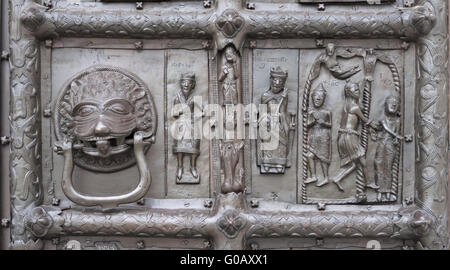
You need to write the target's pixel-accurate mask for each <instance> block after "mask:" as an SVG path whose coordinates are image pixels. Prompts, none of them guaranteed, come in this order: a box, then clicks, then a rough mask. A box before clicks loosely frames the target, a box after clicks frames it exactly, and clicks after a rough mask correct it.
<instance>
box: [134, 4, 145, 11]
mask: <svg viewBox="0 0 450 270" xmlns="http://www.w3.org/2000/svg"><path fill="white" fill-rule="evenodd" d="M136 9H137V10H142V9H144V2H136Z"/></svg>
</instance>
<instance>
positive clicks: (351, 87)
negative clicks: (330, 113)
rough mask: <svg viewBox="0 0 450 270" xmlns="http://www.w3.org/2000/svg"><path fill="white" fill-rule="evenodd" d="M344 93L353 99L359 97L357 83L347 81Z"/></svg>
mask: <svg viewBox="0 0 450 270" xmlns="http://www.w3.org/2000/svg"><path fill="white" fill-rule="evenodd" d="M344 95H345V96H346V97H350V98H353V99H359V97H360V95H361V91H360V89H359V84H357V83H354V82H351V81H347V83H346V84H345V87H344Z"/></svg>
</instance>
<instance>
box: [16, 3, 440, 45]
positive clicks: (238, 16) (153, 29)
mask: <svg viewBox="0 0 450 270" xmlns="http://www.w3.org/2000/svg"><path fill="white" fill-rule="evenodd" d="M216 3H217V4H216V5H217V7H216V8H215V9H207V10H201V11H186V12H181V11H168V12H161V11H153V10H144V11H130V10H126V11H120V10H114V11H105V10H102V9H98V8H95V7H94V8H89V9H84V8H75V7H71V8H70V9H59V8H55V9H50V10H47V8H45V7H43V6H40V5H35V4H33V5H29V6H28V7H27V8H26V10H24V12H23V13H22V14H21V21H22V23H23V24H24V26H25V27H26V28H27V29H28V30H30V31H31V32H32V33H33V34H34V35H35V36H36V37H38V38H40V39H48V38H56V37H63V36H71V37H81V36H89V37H131V38H167V37H183V38H204V39H206V38H210V37H214V39H215V42H216V45H217V47H218V49H223V48H225V46H226V45H227V44H228V43H234V45H235V47H237V48H239V49H240V48H241V46H242V43H243V41H244V40H245V38H246V37H247V36H248V37H254V38H315V37H320V38H333V37H339V38H377V37H382V38H399V37H402V38H407V39H415V38H417V37H419V36H420V35H423V34H427V33H428V32H429V31H430V30H431V27H432V25H433V20H434V18H433V16H432V14H431V13H430V11H429V10H428V9H427V8H424V7H423V6H416V7H414V8H404V9H402V10H400V9H393V8H382V9H377V10H376V11H359V10H357V11H353V10H348V11H346V12H340V11H331V12H327V13H326V16H324V13H323V12H322V11H317V10H315V11H314V10H312V11H311V10H308V11H305V10H302V9H299V10H296V11H289V10H286V9H281V10H275V11H273V10H261V11H258V12H253V11H248V10H242V3H241V1H240V0H233V1H216ZM336 22H345V23H344V24H340V23H336ZM229 26H232V27H229ZM225 29H230V30H225Z"/></svg>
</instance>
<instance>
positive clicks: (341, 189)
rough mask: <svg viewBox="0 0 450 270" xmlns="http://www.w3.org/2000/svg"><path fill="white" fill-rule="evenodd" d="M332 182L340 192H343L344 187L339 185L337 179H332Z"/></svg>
mask: <svg viewBox="0 0 450 270" xmlns="http://www.w3.org/2000/svg"><path fill="white" fill-rule="evenodd" d="M333 183H335V184H336V186H337V187H338V189H339V190H340V191H342V192H345V190H344V188H343V187H342V186H341V184H340V183H339V181H337V180H333Z"/></svg>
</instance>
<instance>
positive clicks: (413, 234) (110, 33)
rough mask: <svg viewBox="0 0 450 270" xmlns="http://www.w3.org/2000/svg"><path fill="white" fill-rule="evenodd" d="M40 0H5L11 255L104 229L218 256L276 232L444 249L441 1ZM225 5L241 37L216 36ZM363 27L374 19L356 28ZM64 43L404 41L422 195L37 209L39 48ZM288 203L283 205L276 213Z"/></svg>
mask: <svg viewBox="0 0 450 270" xmlns="http://www.w3.org/2000/svg"><path fill="white" fill-rule="evenodd" d="M36 2H38V1H32V0H9V3H10V55H11V56H10V66H11V69H10V72H11V73H10V84H11V88H10V91H11V92H10V99H11V110H10V121H11V122H10V128H11V135H10V137H11V138H12V141H11V144H10V145H11V146H10V147H11V154H10V183H11V198H10V202H11V216H12V220H11V225H12V228H11V242H10V248H11V249H40V248H43V241H42V239H51V238H56V237H60V236H62V235H66V236H67V235H90V236H92V235H99V234H101V235H103V236H105V235H110V236H112V235H122V236H142V237H168V238H179V237H187V238H203V239H207V240H208V241H210V243H211V244H209V245H206V247H208V248H209V247H212V248H215V249H246V248H251V247H253V246H254V245H252V239H256V238H282V237H305V238H315V239H323V238H327V237H331V238H333V237H341V238H343V237H344V238H360V237H365V238H373V237H383V238H394V239H402V240H413V241H414V242H415V247H417V248H429V249H448V247H449V243H448V232H447V218H448V217H447V175H448V167H447V161H448V158H447V153H448V152H447V151H448V99H447V92H448V69H447V68H448V62H447V59H448V22H447V20H446V19H447V14H448V2H447V1H442V0H418V1H416V5H415V6H414V7H404V8H402V9H396V8H392V7H389V6H387V7H382V8H381V7H380V8H379V9H376V11H375V10H364V11H352V10H349V11H348V12H345V13H344V12H335V11H323V12H327V14H328V15H329V16H326V17H324V16H323V13H322V11H316V12H302V11H300V12H294V11H289V12H271V11H258V10H255V11H253V10H249V9H245V8H243V7H242V6H243V5H242V3H241V1H240V0H224V1H215V5H213V7H212V8H207V9H204V10H201V9H200V10H199V11H195V12H194V11H187V12H186V13H183V12H181V11H170V12H168V13H167V14H164V15H162V14H161V13H160V12H159V11H153V10H144V11H136V13H134V14H133V12H126V13H123V12H108V13H105V12H102V10H101V9H98V8H95V7H94V8H91V9H89V10H86V9H83V8H77V7H73V6H66V7H64V6H63V5H61V6H58V7H57V8H49V7H46V6H42V5H39V4H38V3H36ZM408 2H409V1H408ZM230 8H231V9H232V10H234V11H235V15H236V14H238V15H239V16H237V15H236V16H234V17H235V18H239V19H240V20H243V22H242V21H240V22H239V23H238V25H239V27H235V28H234V29H236V31H237V32H236V33H231V34H230V33H222V32H221V31H220V29H216V24H214V23H211V22H213V21H214V20H215V19H216V17H217V16H220V15H221V14H224V13H225V12H229V9H230ZM227 10H228V11H227ZM137 14H140V16H136V15H137ZM92 18H95V19H92ZM367 20H368V21H370V22H371V23H370V24H365V23H363V22H364V21H367ZM334 22H337V23H336V24H335V23H334ZM241 23H243V25H242V24H241ZM181 26H182V27H181ZM267 26H268V27H267ZM64 36H67V37H116V38H123V37H127V38H153V39H155V38H197V39H204V40H212V41H213V50H214V51H216V52H217V51H218V50H222V49H223V48H225V47H226V46H227V45H230V44H233V45H234V46H235V47H236V48H237V49H238V50H239V49H241V48H242V47H243V46H244V42H245V41H246V39H269V38H290V39H292V38H295V39H300V38H341V39H342V38H346V39H347V38H348V39H350V38H354V39H356V38H401V39H404V40H407V41H409V42H411V43H414V44H415V48H416V52H415V54H416V58H417V67H418V68H417V71H416V74H410V75H414V76H416V82H415V84H416V95H415V96H416V99H415V103H416V106H417V110H416V112H415V122H416V126H415V154H416V165H415V172H416V179H415V191H416V194H417V196H415V197H414V198H404V201H403V202H402V206H401V207H396V206H395V207H394V206H392V207H391V206H389V207H385V208H383V207H380V206H374V207H371V208H368V207H367V206H348V207H342V208H339V207H337V208H336V207H331V206H330V207H329V208H328V209H326V210H325V211H317V210H315V209H314V208H313V207H310V206H307V209H306V208H302V207H303V206H304V205H289V204H285V203H279V202H263V201H261V202H260V203H259V208H257V207H256V206H257V205H258V204H253V203H252V204H251V206H252V207H249V206H250V205H248V204H249V203H248V202H247V200H246V198H245V195H244V194H242V193H240V194H235V193H229V194H224V195H223V194H220V195H217V196H216V197H215V200H214V202H213V208H212V209H205V210H186V209H181V207H180V209H151V208H145V207H143V208H142V209H119V210H118V211H115V212H112V213H103V212H101V211H95V210H77V209H62V208H59V207H57V206H49V205H43V188H42V170H43V168H42V167H43V163H44V161H43V160H42V158H41V157H42V151H48V149H41V147H40V146H41V141H42V140H45V138H42V136H41V134H42V130H41V117H42V116H43V115H44V114H45V110H44V109H43V108H42V106H41V99H40V93H41V76H43V75H44V74H43V73H44V72H45V71H44V70H41V61H40V57H41V54H42V53H46V52H45V50H44V51H41V49H42V48H45V46H46V45H47V46H50V47H51V39H52V38H56V37H64ZM230 37H232V38H230ZM41 45H42V46H41ZM44 84H45V83H44ZM42 86H44V87H45V85H42ZM426 86H431V88H432V89H433V90H432V91H427V89H429V88H428V87H427V88H425V87H426ZM244 98H245V97H244ZM436 100H437V101H436ZM244 102H245V100H244ZM50 151H51V149H50ZM286 207H287V208H289V210H282V209H286ZM305 209H306V210H305ZM224 220H225V221H226V222H222V221H224ZM221 224H226V225H227V226H226V227H223V226H225V225H221ZM111 225H112V226H111ZM355 228H357V229H355ZM222 232H226V233H222ZM231 238H233V239H232V240H231Z"/></svg>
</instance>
